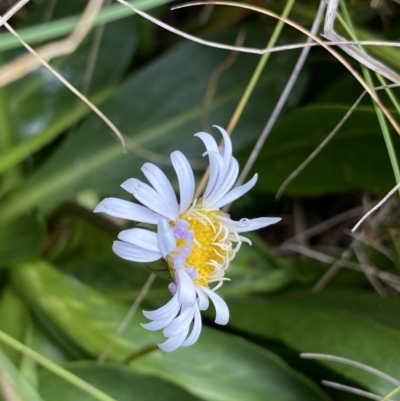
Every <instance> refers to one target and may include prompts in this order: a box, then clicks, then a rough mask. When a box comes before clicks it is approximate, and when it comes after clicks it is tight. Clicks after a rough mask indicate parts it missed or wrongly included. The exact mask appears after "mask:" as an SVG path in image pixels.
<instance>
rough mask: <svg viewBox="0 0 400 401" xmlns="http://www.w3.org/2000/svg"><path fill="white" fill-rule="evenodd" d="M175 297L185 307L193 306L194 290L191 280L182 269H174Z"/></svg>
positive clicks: (194, 299) (194, 300)
mask: <svg viewBox="0 0 400 401" xmlns="http://www.w3.org/2000/svg"><path fill="white" fill-rule="evenodd" d="M175 283H176V287H177V289H176V295H177V296H178V299H179V302H180V303H181V304H182V305H185V306H193V305H194V303H195V302H196V289H195V286H194V283H193V281H192V279H191V278H190V276H189V274H188V273H187V272H186V270H185V269H184V268H181V269H175Z"/></svg>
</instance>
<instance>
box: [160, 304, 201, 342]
mask: <svg viewBox="0 0 400 401" xmlns="http://www.w3.org/2000/svg"><path fill="white" fill-rule="evenodd" d="M195 309H196V306H195V305H194V306H189V307H186V308H183V309H182V311H181V313H180V315H179V316H178V317H176V318H175V319H174V320H172V322H171V323H169V324H168V326H166V327H165V328H164V330H163V333H164V336H165V337H174V336H177V335H178V334H180V333H181V332H182V331H184V330H186V329H187V328H189V326H190V323H191V322H192V320H193V317H194V310H195Z"/></svg>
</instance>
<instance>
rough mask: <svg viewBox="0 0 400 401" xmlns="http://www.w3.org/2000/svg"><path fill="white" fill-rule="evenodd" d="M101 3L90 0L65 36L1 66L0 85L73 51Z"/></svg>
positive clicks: (6, 83) (88, 27)
mask: <svg viewBox="0 0 400 401" xmlns="http://www.w3.org/2000/svg"><path fill="white" fill-rule="evenodd" d="M102 4H103V0H90V1H89V2H88V4H87V6H86V8H85V10H84V11H83V13H82V17H81V18H80V20H79V22H78V24H77V25H76V27H75V29H74V30H73V31H72V33H71V34H70V35H69V36H68V37H67V38H65V39H63V40H60V41H57V42H52V43H49V44H47V45H45V46H42V47H39V48H38V49H35V50H34V52H31V51H30V54H27V55H25V56H22V57H19V58H17V59H16V60H14V61H12V62H10V63H8V64H6V65H5V66H3V67H1V68H0V87H1V86H5V85H8V84H9V83H11V82H13V81H16V80H17V79H20V78H22V77H23V76H25V75H26V74H28V73H29V72H31V71H33V70H35V69H36V68H38V67H40V66H41V65H43V60H44V61H46V62H48V61H50V60H51V59H53V58H55V57H59V56H62V55H66V54H70V53H72V52H73V51H75V50H76V48H77V47H78V46H79V44H80V43H81V42H82V40H83V39H84V38H85V37H86V35H87V34H88V32H89V31H90V29H91V27H92V23H93V21H94V19H95V17H96V15H97V14H98V12H99V11H100V9H101V6H102ZM2 22H3V25H5V24H6V22H5V21H2ZM10 32H11V31H10ZM11 33H12V32H11ZM14 36H15V35H14ZM18 39H19V41H20V42H21V43H22V39H21V37H18ZM22 44H23V45H24V46H25V48H27V46H28V45H27V44H26V42H24V43H22ZM31 49H32V48H31ZM120 139H121V138H120Z"/></svg>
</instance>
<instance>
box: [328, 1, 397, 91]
mask: <svg viewBox="0 0 400 401" xmlns="http://www.w3.org/2000/svg"><path fill="white" fill-rule="evenodd" d="M338 6H339V0H330V1H329V3H328V7H327V10H326V18H325V25H324V35H323V36H325V37H326V38H327V39H329V40H331V41H344V40H346V39H345V38H343V37H342V36H340V35H338V34H337V33H336V32H335V30H334V24H335V19H336V11H337V8H338ZM338 46H339V47H340V48H341V49H342V50H343V51H344V52H346V53H347V54H348V55H350V56H351V57H353V58H354V59H355V60H357V61H358V62H360V63H361V64H363V65H365V66H366V67H367V68H369V69H370V70H372V71H375V72H377V73H378V74H381V75H382V76H384V77H385V78H387V79H389V80H390V81H392V82H394V83H398V84H400V75H399V74H397V73H396V72H395V71H393V70H391V69H390V68H389V67H387V66H386V65H384V64H382V63H381V62H379V61H377V60H376V59H374V58H373V57H371V56H369V55H368V54H366V53H365V52H364V51H362V50H360V49H359V48H358V47H357V46H355V45H352V44H345V45H338Z"/></svg>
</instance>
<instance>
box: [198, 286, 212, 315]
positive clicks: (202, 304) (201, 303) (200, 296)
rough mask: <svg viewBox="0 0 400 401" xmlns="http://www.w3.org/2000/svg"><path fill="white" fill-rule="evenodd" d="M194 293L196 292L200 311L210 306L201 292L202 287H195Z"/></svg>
mask: <svg viewBox="0 0 400 401" xmlns="http://www.w3.org/2000/svg"><path fill="white" fill-rule="evenodd" d="M196 292H197V296H198V298H197V303H198V305H199V309H200V310H207V309H208V305H209V304H210V302H209V300H208V296H207V295H206V293H205V292H204V291H202V287H201V286H199V285H196Z"/></svg>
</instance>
